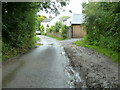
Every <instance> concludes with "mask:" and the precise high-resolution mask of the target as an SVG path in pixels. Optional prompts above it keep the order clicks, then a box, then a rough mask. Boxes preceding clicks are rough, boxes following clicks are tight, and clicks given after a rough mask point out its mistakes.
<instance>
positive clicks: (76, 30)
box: [71, 14, 86, 38]
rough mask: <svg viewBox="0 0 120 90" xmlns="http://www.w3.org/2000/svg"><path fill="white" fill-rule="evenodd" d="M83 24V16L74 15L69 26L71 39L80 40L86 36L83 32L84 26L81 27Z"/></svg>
mask: <svg viewBox="0 0 120 90" xmlns="http://www.w3.org/2000/svg"><path fill="white" fill-rule="evenodd" d="M83 22H84V15H83V14H74V15H73V17H72V21H71V25H72V37H73V38H82V37H84V36H85V35H86V31H85V30H84V29H85V28H84V26H83V25H82V24H83Z"/></svg>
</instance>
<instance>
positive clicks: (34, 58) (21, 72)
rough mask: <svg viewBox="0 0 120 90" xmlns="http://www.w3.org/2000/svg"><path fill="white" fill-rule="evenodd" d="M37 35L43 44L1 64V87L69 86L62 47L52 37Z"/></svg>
mask: <svg viewBox="0 0 120 90" xmlns="http://www.w3.org/2000/svg"><path fill="white" fill-rule="evenodd" d="M39 37H40V38H41V42H42V43H43V44H44V45H42V46H38V47H37V48H34V49H32V50H30V51H29V52H28V53H26V54H24V55H22V56H20V57H17V58H16V59H15V60H11V61H10V62H8V63H7V64H5V65H4V66H3V68H2V69H3V83H2V84H3V88H67V87H69V86H68V85H67V81H66V75H65V67H66V61H65V59H66V57H65V53H64V50H63V47H62V46H61V45H60V43H59V42H57V41H56V40H54V39H52V38H49V37H46V36H39ZM41 42H40V43H41ZM38 43H39V42H38Z"/></svg>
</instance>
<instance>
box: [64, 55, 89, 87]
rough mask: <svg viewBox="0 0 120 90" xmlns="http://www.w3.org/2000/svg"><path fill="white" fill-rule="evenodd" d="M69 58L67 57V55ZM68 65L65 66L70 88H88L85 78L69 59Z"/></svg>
mask: <svg viewBox="0 0 120 90" xmlns="http://www.w3.org/2000/svg"><path fill="white" fill-rule="evenodd" d="M66 58H67V57H66ZM66 64H67V66H66V67H65V73H66V76H67V84H68V85H69V87H70V88H87V87H86V84H85V82H84V80H83V79H82V78H81V77H80V74H79V73H78V72H76V71H75V70H74V69H73V68H72V66H71V65H70V62H69V59H68V58H67V60H66Z"/></svg>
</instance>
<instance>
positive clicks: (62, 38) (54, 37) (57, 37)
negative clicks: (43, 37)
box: [47, 35, 65, 40]
mask: <svg viewBox="0 0 120 90" xmlns="http://www.w3.org/2000/svg"><path fill="white" fill-rule="evenodd" d="M47 36H48V37H51V38H54V39H57V40H65V39H64V38H58V37H55V36H51V35H47Z"/></svg>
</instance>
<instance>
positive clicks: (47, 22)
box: [41, 18, 54, 33]
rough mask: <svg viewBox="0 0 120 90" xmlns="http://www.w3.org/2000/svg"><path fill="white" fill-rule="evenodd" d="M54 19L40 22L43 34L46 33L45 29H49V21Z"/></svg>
mask: <svg viewBox="0 0 120 90" xmlns="http://www.w3.org/2000/svg"><path fill="white" fill-rule="evenodd" d="M53 19H54V18H47V19H45V20H43V21H42V22H41V25H43V26H44V29H45V30H44V33H46V32H47V31H46V29H47V28H48V27H50V23H51V21H52V20H53Z"/></svg>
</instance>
